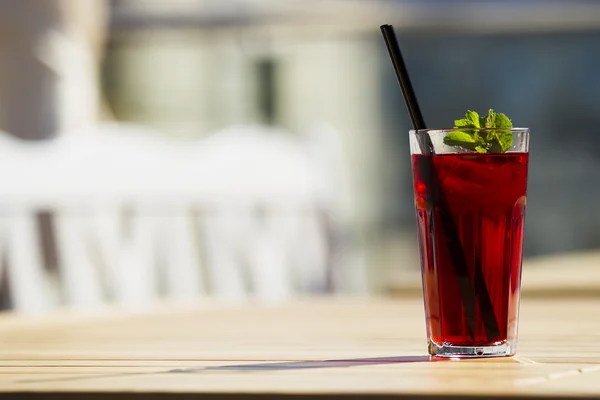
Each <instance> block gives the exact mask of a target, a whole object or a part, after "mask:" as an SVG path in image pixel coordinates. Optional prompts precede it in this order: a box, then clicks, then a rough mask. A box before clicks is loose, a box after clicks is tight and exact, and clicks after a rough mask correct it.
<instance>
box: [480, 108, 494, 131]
mask: <svg viewBox="0 0 600 400" xmlns="http://www.w3.org/2000/svg"><path fill="white" fill-rule="evenodd" d="M483 126H484V127H485V128H495V127H496V113H495V112H494V110H492V109H490V110H489V111H488V113H487V115H486V116H485V117H484V119H483Z"/></svg>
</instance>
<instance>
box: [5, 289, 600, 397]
mask: <svg viewBox="0 0 600 400" xmlns="http://www.w3.org/2000/svg"><path fill="white" fill-rule="evenodd" d="M598 310H600V299H595V298H594V299H588V300H583V299H560V300H555V301H548V300H542V299H535V298H534V299H525V300H524V301H523V304H522V312H521V325H520V345H519V346H520V347H519V352H518V356H517V357H513V358H496V359H485V360H473V361H436V360H433V361H432V360H430V359H429V357H427V356H426V347H425V346H426V344H425V333H424V317H423V311H422V301H421V299H420V298H418V297H416V298H403V299H400V300H395V301H392V300H373V299H371V300H367V299H316V300H315V299H313V300H306V301H300V302H296V303H290V304H285V305H282V306H272V307H267V306H264V305H263V306H259V305H246V306H231V305H230V306H220V305H214V304H213V305H202V304H201V305H198V306H196V307H187V308H162V309H160V310H155V311H153V312H151V313H150V312H146V313H142V312H137V313H132V312H129V313H124V312H105V313H103V314H102V315H100V314H97V315H94V314H91V315H85V314H78V313H76V312H63V313H61V314H54V315H50V316H43V317H35V318H34V317H28V318H25V317H19V316H14V315H4V316H1V317H0V398H27V399H36V398H45V399H50V398H65V399H86V398H89V399H92V398H94V399H95V398H103V397H102V396H106V395H107V394H108V393H111V394H112V395H113V396H114V398H123V399H129V398H131V399H138V398H161V399H162V398H165V399H167V398H169V399H170V398H174V399H178V398H188V396H190V398H191V396H199V395H202V397H194V398H215V399H229V398H244V397H248V396H250V397H249V398H252V396H254V397H256V398H259V397H260V398H297V397H307V398H314V399H317V398H344V397H347V398H358V397H357V396H359V395H361V396H363V398H367V397H373V398H378V397H380V398H393V397H394V398H395V397H402V396H406V397H410V396H413V395H420V396H423V397H424V398H427V397H432V396H433V397H435V396H438V395H444V396H455V397H456V398H463V396H479V397H482V398H494V397H496V398H500V397H506V396H508V397H527V398H529V397H538V398H543V397H553V398H557V397H561V396H562V397H565V398H578V397H581V398H583V397H585V396H600V318H598ZM23 396H25V397H23Z"/></svg>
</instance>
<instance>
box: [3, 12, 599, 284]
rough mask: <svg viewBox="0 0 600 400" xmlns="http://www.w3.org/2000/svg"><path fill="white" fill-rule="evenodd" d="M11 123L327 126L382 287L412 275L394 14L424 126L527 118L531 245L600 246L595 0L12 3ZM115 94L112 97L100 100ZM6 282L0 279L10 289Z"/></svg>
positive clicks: (7, 29) (32, 134) (7, 62)
mask: <svg viewBox="0 0 600 400" xmlns="http://www.w3.org/2000/svg"><path fill="white" fill-rule="evenodd" d="M0 7H2V12H1V13H0V129H2V130H5V131H7V132H8V133H10V134H13V135H15V136H18V137H20V138H25V139H42V138H48V137H52V136H54V135H57V134H59V133H61V132H67V131H70V132H77V131H78V130H79V131H82V132H83V131H85V129H80V127H84V126H88V125H93V124H94V123H96V122H97V121H98V120H100V119H102V116H103V115H104V116H108V117H109V118H115V119H117V120H120V121H130V122H135V123H139V124H142V125H145V126H148V127H151V128H152V129H153V130H154V131H153V132H159V133H162V134H164V136H166V137H168V138H170V139H173V140H197V139H202V138H207V137H209V136H211V135H212V134H213V133H215V132H217V131H220V130H222V129H224V128H227V127H230V126H232V125H238V124H263V125H271V126H276V127H280V128H283V129H281V130H278V131H277V132H280V133H281V134H282V135H296V137H303V136H304V137H306V136H307V135H310V132H311V131H312V130H314V129H315V128H314V127H319V126H329V127H333V131H335V132H337V133H338V137H337V139H336V140H335V142H336V143H337V144H336V146H339V150H340V152H341V153H342V154H343V156H344V157H343V158H344V159H345V164H346V168H347V171H346V172H347V176H348V177H349V187H350V196H349V198H350V199H351V201H350V202H349V204H347V206H348V207H349V209H350V214H351V215H352V223H351V225H352V226H351V227H350V230H351V231H352V234H353V235H356V236H357V237H358V238H359V243H360V244H361V246H362V247H363V248H364V249H365V250H366V255H367V259H366V264H367V266H368V269H369V276H370V283H371V284H372V288H373V289H374V290H385V289H386V287H388V286H390V285H393V282H394V281H401V280H402V279H404V278H403V277H404V275H403V271H412V272H414V271H415V270H416V269H418V255H417V247H416V233H415V221H414V210H413V200H412V188H411V173H410V162H409V157H408V152H409V150H408V133H407V132H408V130H409V129H410V121H409V119H408V115H407V113H406V111H405V106H404V104H403V101H402V96H401V93H400V89H399V88H398V85H397V83H396V80H395V77H394V74H393V70H392V68H391V65H390V62H389V59H388V56H387V53H386V50H385V47H384V45H383V41H382V39H381V37H380V34H379V31H378V28H379V25H381V24H382V23H392V24H394V25H395V27H396V30H397V33H398V35H399V38H400V44H401V46H402V49H403V52H404V56H405V59H406V62H407V64H408V66H409V69H410V73H411V76H412V78H413V81H414V82H413V83H414V86H415V89H416V91H417V93H418V97H419V100H420V102H421V105H422V107H423V111H424V114H425V119H426V121H427V123H428V125H429V126H431V127H434V126H448V125H450V124H451V123H452V121H453V120H454V119H456V118H457V117H459V116H460V115H462V114H463V113H464V111H465V110H466V109H477V110H480V111H485V110H486V109H488V108H495V109H496V110H498V111H501V112H504V113H506V114H508V115H509V116H510V117H511V118H512V119H513V121H514V122H515V124H516V125H520V126H523V125H526V126H528V127H530V128H531V129H532V141H531V142H532V144H531V148H532V152H531V163H530V180H529V195H528V196H529V208H528V217H527V228H526V229H527V236H526V241H525V247H526V256H533V255H540V254H548V253H553V252H559V251H571V250H579V249H590V248H598V247H600V212H598V211H597V210H596V205H597V204H599V203H600V181H599V180H598V179H597V176H596V175H597V173H596V171H597V170H598V168H599V167H600V156H599V155H598V150H600V139H599V138H600V136H599V135H598V132H596V131H597V130H598V129H600V128H598V123H597V121H598V119H599V117H598V113H597V112H596V110H597V109H598V108H599V107H600V96H599V95H598V93H600V76H598V75H597V73H596V71H598V67H599V66H600V65H599V64H600V4H598V3H597V2H595V1H586V0H572V1H570V2H555V1H542V0H523V1H489V0H485V1H467V0H461V1H454V2H449V1H445V0H378V1H369V2H366V1H360V0H327V1H322V0H321V1H316V0H313V1H306V0H305V1H285V2H281V1H276V0H228V1H224V0H171V1H168V2H166V1H161V0H111V1H108V0H107V1H103V0H93V1H92V0H86V1H85V2H83V1H80V0H27V1H25V0H3V1H0ZM103 99H105V101H104V100H103ZM0 292H1V290H0Z"/></svg>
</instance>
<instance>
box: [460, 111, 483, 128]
mask: <svg viewBox="0 0 600 400" xmlns="http://www.w3.org/2000/svg"><path fill="white" fill-rule="evenodd" d="M454 126H455V127H456V128H480V127H481V125H480V124H479V114H477V113H476V112H475V111H471V110H469V111H467V112H466V113H465V117H464V118H463V119H457V120H455V121H454Z"/></svg>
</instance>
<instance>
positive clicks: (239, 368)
mask: <svg viewBox="0 0 600 400" xmlns="http://www.w3.org/2000/svg"><path fill="white" fill-rule="evenodd" d="M437 361H443V359H441V358H433V357H430V356H397V357H376V358H351V359H344V360H324V361H286V362H266V363H259V364H234V365H222V366H217V367H203V368H189V369H188V368H186V369H173V370H170V371H169V373H190V372H202V371H236V372H244V371H248V372H253V371H283V370H292V369H311V368H349V367H365V366H369V365H381V364H402V363H422V362H437Z"/></svg>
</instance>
